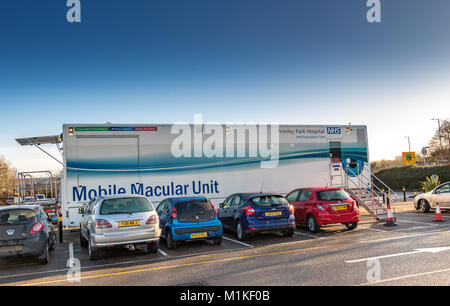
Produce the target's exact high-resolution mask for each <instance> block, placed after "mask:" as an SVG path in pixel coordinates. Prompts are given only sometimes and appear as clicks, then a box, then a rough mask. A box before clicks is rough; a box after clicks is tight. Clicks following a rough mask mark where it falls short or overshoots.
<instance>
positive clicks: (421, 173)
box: [375, 165, 450, 190]
mask: <svg viewBox="0 0 450 306" xmlns="http://www.w3.org/2000/svg"><path fill="white" fill-rule="evenodd" d="M433 174H437V175H438V176H439V181H440V182H441V183H444V182H448V181H450V165H443V166H414V165H409V166H401V167H392V168H386V169H382V170H379V171H377V172H376V173H375V175H376V176H377V177H378V178H379V179H380V180H382V181H383V182H384V183H385V184H386V185H388V186H389V187H391V188H392V189H402V188H403V186H404V187H405V188H406V189H408V190H415V189H421V186H420V182H422V181H424V180H425V178H426V177H427V176H431V175H433Z"/></svg>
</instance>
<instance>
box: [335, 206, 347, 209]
mask: <svg viewBox="0 0 450 306" xmlns="http://www.w3.org/2000/svg"><path fill="white" fill-rule="evenodd" d="M346 209H347V205H336V206H333V210H346Z"/></svg>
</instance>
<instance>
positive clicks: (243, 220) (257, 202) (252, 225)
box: [219, 193, 295, 241]
mask: <svg viewBox="0 0 450 306" xmlns="http://www.w3.org/2000/svg"><path fill="white" fill-rule="evenodd" d="M219 219H220V221H222V224H223V227H224V228H225V229H229V230H232V231H235V232H236V235H237V237H238V239H239V240H241V241H243V240H247V239H248V236H249V235H251V234H254V233H258V232H280V231H281V233H282V234H283V236H285V237H292V235H293V234H294V230H295V217H294V207H293V206H292V205H290V204H289V203H288V201H287V200H286V199H285V198H284V197H283V196H282V195H279V194H271V193H264V194H263V193H236V194H233V195H231V196H229V197H228V198H226V200H225V201H224V202H223V203H221V204H220V209H219Z"/></svg>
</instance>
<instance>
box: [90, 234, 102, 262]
mask: <svg viewBox="0 0 450 306" xmlns="http://www.w3.org/2000/svg"><path fill="white" fill-rule="evenodd" d="M88 253H89V259H90V260H96V259H98V258H100V250H99V249H97V248H95V247H93V246H92V240H91V238H89V242H88Z"/></svg>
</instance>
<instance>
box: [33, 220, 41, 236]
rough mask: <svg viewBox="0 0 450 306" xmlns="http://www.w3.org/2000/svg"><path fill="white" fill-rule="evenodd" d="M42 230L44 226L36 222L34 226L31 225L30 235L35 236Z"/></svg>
mask: <svg viewBox="0 0 450 306" xmlns="http://www.w3.org/2000/svg"><path fill="white" fill-rule="evenodd" d="M43 228H44V224H42V223H41V222H36V223H35V224H33V227H32V228H31V231H30V234H31V235H34V234H37V233H39V232H40V231H42V229H43Z"/></svg>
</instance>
